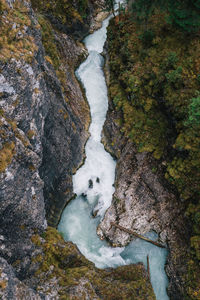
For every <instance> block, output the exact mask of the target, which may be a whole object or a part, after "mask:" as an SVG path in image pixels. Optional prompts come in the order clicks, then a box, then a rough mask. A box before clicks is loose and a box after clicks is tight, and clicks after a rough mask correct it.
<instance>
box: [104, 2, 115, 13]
mask: <svg viewBox="0 0 200 300" xmlns="http://www.w3.org/2000/svg"><path fill="white" fill-rule="evenodd" d="M115 4H116V1H115V0H105V8H106V10H108V11H109V12H110V11H112V13H113V15H114V16H115Z"/></svg>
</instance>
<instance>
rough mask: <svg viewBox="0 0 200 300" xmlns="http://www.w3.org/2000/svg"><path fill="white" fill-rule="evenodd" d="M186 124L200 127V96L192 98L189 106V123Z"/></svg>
mask: <svg viewBox="0 0 200 300" xmlns="http://www.w3.org/2000/svg"><path fill="white" fill-rule="evenodd" d="M186 124H189V125H192V126H198V125H200V96H198V97H196V98H192V100H191V103H190V105H189V113H188V121H187V123H186Z"/></svg>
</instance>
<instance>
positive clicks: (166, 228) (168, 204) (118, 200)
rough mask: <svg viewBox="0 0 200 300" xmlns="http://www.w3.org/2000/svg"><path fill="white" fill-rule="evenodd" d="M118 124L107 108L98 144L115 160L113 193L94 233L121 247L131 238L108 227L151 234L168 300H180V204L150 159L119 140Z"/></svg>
mask: <svg viewBox="0 0 200 300" xmlns="http://www.w3.org/2000/svg"><path fill="white" fill-rule="evenodd" d="M119 119H120V115H119V112H116V111H114V109H113V107H112V103H110V104H109V111H108V114H107V120H106V123H105V125H104V130H103V142H104V145H105V147H106V148H107V150H108V151H109V152H110V153H111V154H112V155H113V156H114V157H116V158H117V166H116V179H115V193H114V195H113V200H112V204H111V206H110V208H109V209H108V210H107V212H106V214H105V217H104V220H103V221H102V222H101V224H100V225H99V227H98V229H97V233H98V235H99V236H100V237H101V238H102V239H104V238H106V239H107V240H109V241H110V243H111V244H113V245H120V246H121V245H122V246H124V245H126V244H127V243H129V242H130V241H131V240H132V239H133V237H132V236H131V235H130V234H128V233H125V232H123V231H121V230H119V229H116V228H115V227H112V226H111V225H110V223H111V222H115V223H117V224H119V225H121V226H123V227H126V228H128V229H132V230H134V231H135V232H137V233H140V234H144V233H147V232H149V231H150V230H154V231H156V232H157V233H158V234H159V240H160V241H161V242H162V243H165V244H166V245H167V246H168V248H169V256H168V261H167V266H166V272H167V275H168V276H169V278H170V284H169V296H170V299H181V297H182V296H181V295H182V292H183V285H184V283H183V282H182V281H181V276H177V274H178V273H179V275H180V274H181V275H183V274H184V272H185V266H184V255H185V253H186V251H187V243H188V239H189V234H188V233H189V228H188V227H187V226H186V224H187V223H186V220H185V217H184V211H185V208H184V205H181V204H180V201H178V199H177V196H176V194H175V193H174V191H173V190H172V189H171V187H170V186H169V184H167V182H166V180H165V179H164V178H163V175H162V174H163V172H162V167H163V166H162V165H159V164H158V162H157V161H156V160H155V159H154V158H152V156H151V154H148V153H145V152H144V153H138V152H137V151H136V150H135V147H134V145H133V143H132V142H130V141H129V140H128V139H126V138H124V137H123V135H122V134H121V133H120V127H119V125H118V120H119ZM183 232H184V235H183Z"/></svg>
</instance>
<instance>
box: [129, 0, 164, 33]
mask: <svg viewBox="0 0 200 300" xmlns="http://www.w3.org/2000/svg"><path fill="white" fill-rule="evenodd" d="M129 2H131V3H132V4H131V9H132V12H133V13H134V14H135V15H136V17H137V20H138V21H139V22H141V23H143V24H144V25H145V29H147V25H148V19H149V17H150V15H151V14H152V12H153V10H154V8H155V6H156V5H157V3H158V2H159V1H157V0H135V1H133V2H132V1H129Z"/></svg>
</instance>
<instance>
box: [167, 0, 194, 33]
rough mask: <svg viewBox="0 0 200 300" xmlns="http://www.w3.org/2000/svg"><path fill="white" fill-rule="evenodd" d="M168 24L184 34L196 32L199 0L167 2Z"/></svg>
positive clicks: (169, 0)
mask: <svg viewBox="0 0 200 300" xmlns="http://www.w3.org/2000/svg"><path fill="white" fill-rule="evenodd" d="M167 3H168V10H169V18H168V20H169V22H170V23H172V24H173V25H174V26H177V27H178V28H180V29H181V30H184V31H186V32H196V31H198V30H199V28H200V1H199V0H184V1H182V0H178V1H174V0H168V1H167Z"/></svg>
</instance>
